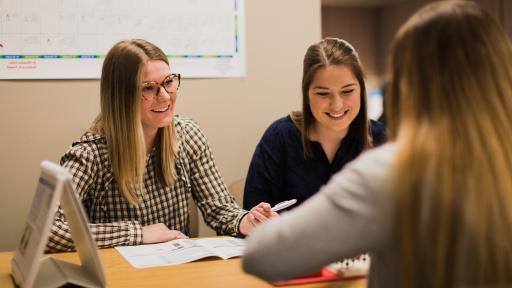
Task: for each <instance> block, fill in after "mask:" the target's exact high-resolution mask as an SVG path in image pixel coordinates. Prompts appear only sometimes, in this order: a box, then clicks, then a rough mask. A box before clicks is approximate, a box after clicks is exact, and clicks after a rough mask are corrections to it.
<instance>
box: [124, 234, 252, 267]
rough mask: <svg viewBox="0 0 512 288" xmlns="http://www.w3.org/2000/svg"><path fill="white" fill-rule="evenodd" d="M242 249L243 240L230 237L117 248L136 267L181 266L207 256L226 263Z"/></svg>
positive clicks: (240, 252) (180, 240) (241, 251)
mask: <svg viewBox="0 0 512 288" xmlns="http://www.w3.org/2000/svg"><path fill="white" fill-rule="evenodd" d="M244 248H245V241H244V240H243V239H238V238H233V237H215V238H200V239H178V240H172V241H168V242H164V243H158V244H146V245H138V246H119V247H116V249H117V251H119V253H121V255H123V256H124V258H126V260H128V262H130V264H132V266H134V267H136V268H147V267H156V266H167V265H176V264H183V263H187V262H191V261H195V260H198V259H202V258H206V257H219V258H222V259H224V260H226V259H228V258H232V257H238V256H242V254H243V251H244Z"/></svg>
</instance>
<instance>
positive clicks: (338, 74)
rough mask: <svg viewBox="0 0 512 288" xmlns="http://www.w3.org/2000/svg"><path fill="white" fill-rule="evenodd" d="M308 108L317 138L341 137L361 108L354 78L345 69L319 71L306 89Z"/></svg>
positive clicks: (350, 72)
mask: <svg viewBox="0 0 512 288" xmlns="http://www.w3.org/2000/svg"><path fill="white" fill-rule="evenodd" d="M308 94H309V106H310V108H311V112H312V114H313V116H314V117H315V120H316V121H315V123H314V124H313V127H312V128H313V131H315V132H316V133H315V134H317V135H322V134H324V133H337V134H340V135H341V136H342V137H344V136H345V135H346V134H347V132H348V129H349V127H350V123H352V121H353V120H354V119H355V118H356V116H357V114H358V113H359V110H360V107H361V89H360V86H359V82H358V81H357V78H356V77H355V76H354V73H352V70H350V69H349V68H348V67H347V66H345V65H330V66H326V67H324V68H320V69H319V70H318V71H317V72H316V74H315V76H314V78H313V81H312V82H311V85H310V86H309V91H308Z"/></svg>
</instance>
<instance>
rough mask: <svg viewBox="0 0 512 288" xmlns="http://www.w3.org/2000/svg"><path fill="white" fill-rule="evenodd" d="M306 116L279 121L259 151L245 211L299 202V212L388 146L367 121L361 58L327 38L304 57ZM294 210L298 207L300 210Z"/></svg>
mask: <svg viewBox="0 0 512 288" xmlns="http://www.w3.org/2000/svg"><path fill="white" fill-rule="evenodd" d="M303 69H304V70H303V77H302V96H303V97H302V111H301V112H298V111H297V112H292V113H290V115H288V116H285V117H283V118H280V119H278V120H276V121H275V122H274V123H272V124H271V125H270V127H269V128H267V130H266V131H265V133H264V135H263V137H262V138H261V140H260V142H259V143H258V145H257V146H256V150H255V152H254V155H253V158H252V161H251V164H250V166H249V172H248V174H247V179H246V183H245V190H244V208H246V209H247V208H251V207H253V206H255V205H257V204H259V203H260V202H267V203H270V204H271V205H275V204H277V203H279V202H281V201H284V200H290V199H297V201H298V203H297V204H296V205H295V206H297V205H298V204H300V203H301V202H303V201H304V200H306V199H307V198H309V197H310V196H312V195H313V194H314V193H316V192H317V191H318V190H319V188H320V187H321V186H322V185H324V184H325V183H327V181H328V180H329V179H330V178H331V176H332V175H333V174H335V173H336V172H338V171H340V170H341V169H342V168H343V166H345V164H347V163H348V162H349V161H352V160H353V159H355V158H356V157H357V156H358V155H359V154H361V152H362V151H363V150H365V149H368V148H370V147H374V146H378V145H380V144H382V143H384V142H386V140H387V135H386V130H385V128H384V126H383V125H382V124H381V123H379V122H376V121H373V120H369V119H368V116H367V114H368V113H367V112H368V109H367V104H366V102H367V101H366V87H365V83H364V75H363V71H362V68H361V64H360V61H359V57H358V55H357V52H356V51H355V50H354V48H353V47H352V45H350V44H349V43H348V42H346V41H344V40H341V39H337V38H326V39H324V40H322V41H320V42H318V43H316V44H313V45H311V46H310V47H309V49H308V50H307V52H306V55H305V56H304V68H303ZM295 206H294V207H295Z"/></svg>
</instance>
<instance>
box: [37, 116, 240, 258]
mask: <svg viewBox="0 0 512 288" xmlns="http://www.w3.org/2000/svg"><path fill="white" fill-rule="evenodd" d="M174 125H175V127H176V137H177V140H178V147H179V148H178V155H177V158H176V160H175V166H176V174H177V177H176V179H175V181H174V183H173V184H172V186H166V185H164V184H162V183H160V182H159V181H158V180H157V177H156V169H155V166H156V158H157V157H156V155H155V154H156V149H153V151H152V152H151V153H150V155H149V156H148V157H147V160H146V167H145V171H144V179H143V185H144V188H145V192H144V194H143V196H142V200H141V201H140V203H139V206H138V207H135V206H132V205H130V204H129V202H128V201H126V200H125V199H124V197H123V196H122V195H121V194H120V192H119V190H118V186H117V183H116V180H115V177H114V174H113V171H112V166H111V160H110V157H109V153H108V147H107V143H106V139H105V137H103V136H102V135H99V134H95V133H91V132H87V133H85V134H84V135H83V136H82V137H81V138H80V140H78V141H77V142H74V143H73V144H72V147H71V148H70V149H69V150H68V152H67V153H66V154H65V155H64V156H63V157H62V159H61V165H62V166H63V167H65V168H67V169H68V170H69V172H70V173H71V175H72V179H73V184H74V186H75V190H76V193H77V195H78V197H79V199H80V200H81V201H82V204H83V206H84V208H85V210H86V213H87V216H88V218H89V222H90V223H91V224H90V225H89V227H90V230H91V233H92V235H93V237H94V239H95V240H96V243H97V245H98V247H100V248H105V247H114V246H119V245H137V244H142V226H146V225H150V224H156V223H164V224H165V225H166V226H167V227H168V228H169V229H171V230H179V231H181V232H183V233H185V234H187V235H188V234H189V222H190V219H189V211H188V201H189V199H190V197H189V196H192V198H193V199H194V201H195V203H196V204H197V206H198V207H199V209H200V210H201V212H202V214H203V216H204V220H205V222H206V223H207V224H208V225H209V226H210V227H211V228H212V229H214V230H216V231H217V232H218V233H219V234H224V235H232V236H238V235H240V234H239V231H238V226H239V222H240V220H241V218H242V217H243V216H244V215H245V214H246V213H247V211H244V210H243V209H241V208H239V207H238V206H237V204H236V202H235V201H234V198H233V197H232V196H231V195H230V194H229V192H228V190H227V188H226V185H225V184H224V182H223V180H222V178H221V176H220V174H219V172H218V169H217V167H216V165H215V163H214V161H213V156H212V151H211V149H210V147H209V145H208V142H207V140H206V137H205V136H204V134H203V133H202V132H201V130H200V129H199V127H198V126H197V124H196V123H195V122H193V121H192V120H190V119H186V118H180V117H178V116H176V117H175V118H174ZM73 249H74V245H73V242H72V240H71V235H70V233H69V226H68V225H67V223H66V222H65V219H64V217H63V213H62V210H61V209H59V210H58V211H57V214H56V218H55V220H54V223H53V226H52V229H51V235H50V238H49V241H48V243H47V251H49V252H55V251H69V250H73Z"/></svg>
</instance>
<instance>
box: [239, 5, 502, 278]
mask: <svg viewBox="0 0 512 288" xmlns="http://www.w3.org/2000/svg"><path fill="white" fill-rule="evenodd" d="M389 85H390V88H389V91H388V94H387V96H388V97H389V98H388V99H387V100H388V108H389V109H388V110H387V112H388V117H389V118H388V119H389V120H390V122H389V125H390V126H389V128H390V132H391V137H392V140H393V142H392V143H390V144H385V145H383V146H382V147H379V148H376V149H373V150H371V151H369V152H366V153H365V154H363V155H362V156H361V157H359V158H358V159H356V160H355V161H353V162H351V163H350V164H349V165H348V167H346V168H345V169H343V170H342V171H341V172H340V173H338V174H337V175H336V176H334V177H333V179H332V180H331V181H330V182H329V183H328V184H327V185H326V186H325V187H324V188H322V189H321V190H320V192H319V193H317V194H316V195H315V196H314V197H313V198H311V199H310V200H309V201H307V202H305V203H304V204H303V206H301V207H298V208H297V209H294V210H293V211H291V212H289V213H288V214H285V215H283V216H282V217H280V218H279V219H277V220H276V221H269V222H268V224H264V225H262V226H260V227H258V228H256V230H255V231H254V233H252V234H251V236H250V237H249V240H248V247H247V251H246V252H245V256H244V269H245V271H247V272H249V273H251V274H255V275H258V276H260V277H262V278H264V279H268V280H283V279H287V278H291V277H294V276H297V275H300V274H305V273H309V272H312V271H313V270H317V269H319V268H320V267H322V266H323V265H326V264H328V263H330V262H332V261H334V260H336V259H340V258H343V257H350V256H353V255H357V254H359V253H362V252H364V251H371V255H372V257H371V259H372V263H371V270H370V275H369V280H368V285H369V286H370V287H428V288H430V287H512V149H511V148H510V144H511V143H512V46H511V43H510V40H509V39H508V37H507V36H506V34H505V33H504V32H503V30H502V29H501V27H499V25H498V24H497V23H496V21H495V20H494V19H493V18H492V17H491V16H490V15H489V14H488V13H486V12H485V11H484V10H483V9H481V8H480V7H478V6H477V4H475V3H473V2H470V1H437V2H433V3H431V4H427V5H426V6H425V7H424V8H422V9H421V10H419V11H418V12H417V13H415V14H414V15H413V16H412V17H411V18H410V19H409V20H408V21H407V22H406V23H405V24H404V25H403V26H402V27H401V29H400V30H399V32H398V34H397V35H396V37H395V40H394V44H393V50H392V80H391V82H390V84H389Z"/></svg>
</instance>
